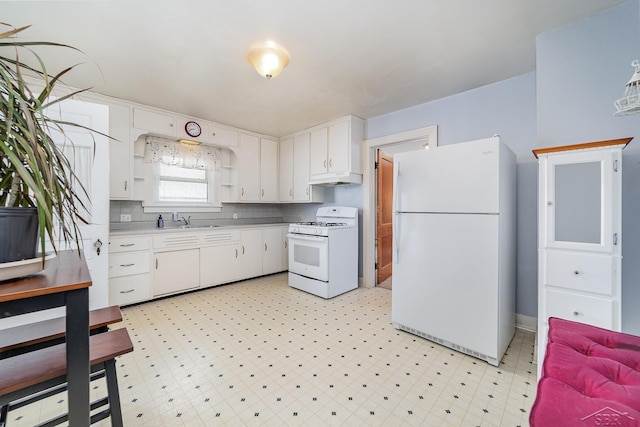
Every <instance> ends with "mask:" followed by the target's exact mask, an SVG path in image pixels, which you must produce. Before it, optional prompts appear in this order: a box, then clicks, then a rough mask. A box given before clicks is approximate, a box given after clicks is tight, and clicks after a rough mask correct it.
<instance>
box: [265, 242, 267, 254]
mask: <svg viewBox="0 0 640 427" xmlns="http://www.w3.org/2000/svg"><path fill="white" fill-rule="evenodd" d="M264 251H265V252H267V244H266V243H265V244H264Z"/></svg>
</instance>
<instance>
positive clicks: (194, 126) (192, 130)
mask: <svg viewBox="0 0 640 427" xmlns="http://www.w3.org/2000/svg"><path fill="white" fill-rule="evenodd" d="M184 131H185V132H187V135H189V136H190V137H192V138H197V137H199V136H200V134H201V133H202V127H200V125H199V124H198V123H196V122H194V121H189V122H187V123H185V125H184Z"/></svg>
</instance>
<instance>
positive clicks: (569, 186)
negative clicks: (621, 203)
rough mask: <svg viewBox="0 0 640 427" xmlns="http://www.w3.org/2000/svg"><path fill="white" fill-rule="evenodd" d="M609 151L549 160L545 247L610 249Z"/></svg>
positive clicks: (561, 156)
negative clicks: (546, 244)
mask: <svg viewBox="0 0 640 427" xmlns="http://www.w3.org/2000/svg"><path fill="white" fill-rule="evenodd" d="M612 172H613V159H612V155H611V152H602V151H600V152H592V153H590V152H587V153H572V154H570V155H566V156H563V155H558V156H554V157H552V158H549V164H548V171H547V173H548V175H549V181H548V183H547V203H546V204H547V214H548V216H547V218H548V233H549V234H548V236H547V241H548V244H549V246H551V247H558V248H565V249H583V250H595V251H608V250H610V249H611V243H612V234H611V229H612V228H611V194H610V191H607V189H609V188H611V186H610V183H611V180H612Z"/></svg>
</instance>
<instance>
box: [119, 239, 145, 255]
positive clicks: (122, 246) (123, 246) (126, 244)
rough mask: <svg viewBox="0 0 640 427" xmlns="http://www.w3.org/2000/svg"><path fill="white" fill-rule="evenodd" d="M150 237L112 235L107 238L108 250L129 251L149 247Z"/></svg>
mask: <svg viewBox="0 0 640 427" xmlns="http://www.w3.org/2000/svg"><path fill="white" fill-rule="evenodd" d="M150 247H151V239H150V238H149V237H112V238H110V239H109V252H110V253H118V252H131V251H140V250H144V249H149V248H150Z"/></svg>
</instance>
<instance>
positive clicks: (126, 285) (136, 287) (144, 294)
mask: <svg viewBox="0 0 640 427" xmlns="http://www.w3.org/2000/svg"><path fill="white" fill-rule="evenodd" d="M149 298H151V275H150V274H148V273H147V274H138V275H135V276H123V277H110V278H109V305H129V304H135V303H137V302H142V301H147V300H148V299H149Z"/></svg>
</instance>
